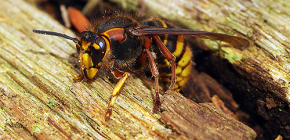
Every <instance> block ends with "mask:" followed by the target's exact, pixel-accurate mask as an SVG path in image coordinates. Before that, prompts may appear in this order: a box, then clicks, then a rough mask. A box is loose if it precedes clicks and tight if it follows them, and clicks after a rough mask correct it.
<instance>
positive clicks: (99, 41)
mask: <svg viewBox="0 0 290 140" xmlns="http://www.w3.org/2000/svg"><path fill="white" fill-rule="evenodd" d="M96 44H98V45H99V47H100V48H99V51H100V53H105V51H106V41H105V40H104V39H103V38H102V37H97V38H96Z"/></svg>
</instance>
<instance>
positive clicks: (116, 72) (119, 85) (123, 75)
mask: <svg viewBox="0 0 290 140" xmlns="http://www.w3.org/2000/svg"><path fill="white" fill-rule="evenodd" d="M111 72H112V73H113V74H114V76H115V77H116V78H121V79H120V80H119V82H118V83H117V84H116V86H115V88H114V90H113V93H112V98H111V101H110V103H109V105H108V110H107V112H106V116H105V120H106V121H108V120H110V117H111V115H112V111H113V108H114V104H115V101H116V99H117V96H118V95H119V92H120V90H121V88H122V87H123V85H124V83H125V81H126V80H127V79H128V77H129V76H130V73H129V72H120V71H119V70H117V69H113V70H112V71H111Z"/></svg>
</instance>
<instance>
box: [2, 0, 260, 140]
mask: <svg viewBox="0 0 290 140" xmlns="http://www.w3.org/2000/svg"><path fill="white" fill-rule="evenodd" d="M0 9H1V10H0V43H1V46H0V65H1V66H0V72H1V74H0V95H1V96H0V107H1V110H0V126H1V127H0V139H8V138H13V139H20V138H23V139H34V138H37V139H91V138H93V139H169V138H172V139H177V138H179V139H254V138H255V136H256V134H255V132H254V131H253V130H252V129H250V128H249V127H247V126H246V125H244V124H242V123H240V122H238V121H236V120H235V119H234V118H233V117H231V116H229V115H226V114H224V113H223V112H222V111H221V110H220V109H217V108H216V107H214V106H213V105H212V104H196V103H194V102H193V101H190V100H188V99H186V98H185V97H183V96H181V95H180V94H179V93H174V92H173V93H172V94H171V95H168V96H167V97H166V98H165V101H164V102H163V105H162V106H163V107H164V109H165V111H164V112H162V113H158V114H154V113H152V107H153V94H152V93H153V92H152V91H153V89H152V86H151V87H150V86H149V87H150V88H149V89H148V88H147V87H146V86H145V84H144V83H143V82H142V80H140V79H139V78H136V77H131V78H130V80H128V81H127V82H126V84H125V87H124V88H123V90H122V92H121V94H120V96H119V97H118V99H117V102H116V105H115V109H114V111H113V114H112V117H111V120H110V121H107V122H106V121H105V120H104V116H105V112H106V109H107V104H108V102H109V99H110V97H111V91H112V89H113V87H114V84H112V83H111V82H110V81H109V80H108V79H107V78H106V76H105V75H102V74H100V77H98V78H96V79H95V80H93V81H89V82H80V83H73V80H72V79H73V77H76V76H78V74H79V71H78V69H77V68H76V65H77V62H76V61H77V60H76V56H75V53H76V51H75V45H74V44H73V42H71V41H68V40H64V39H62V38H58V37H53V36H45V35H38V34H34V33H32V29H44V30H51V31H58V32H62V33H65V34H69V35H72V36H74V35H73V33H72V32H71V31H70V30H67V29H65V28H64V27H63V26H62V25H60V24H59V23H57V22H56V21H55V20H53V19H52V18H51V17H49V16H48V15H47V14H46V13H44V12H42V11H40V10H38V9H37V8H35V7H34V6H32V5H30V4H27V3H25V2H24V1H22V0H2V1H1V5H0Z"/></svg>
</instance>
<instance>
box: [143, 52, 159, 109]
mask: <svg viewBox="0 0 290 140" xmlns="http://www.w3.org/2000/svg"><path fill="white" fill-rule="evenodd" d="M144 52H145V53H146V55H147V58H148V60H149V64H150V69H151V73H152V76H154V77H155V102H154V107H153V112H157V111H159V107H160V98H159V88H158V79H159V72H158V68H157V66H156V63H155V62H154V59H153V56H152V54H151V52H150V51H149V50H148V49H144Z"/></svg>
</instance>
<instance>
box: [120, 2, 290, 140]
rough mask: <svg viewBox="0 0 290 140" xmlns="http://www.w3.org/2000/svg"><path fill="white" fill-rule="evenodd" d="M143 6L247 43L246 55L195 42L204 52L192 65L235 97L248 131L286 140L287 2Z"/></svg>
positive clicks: (288, 131) (289, 132) (152, 12)
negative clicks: (248, 120) (248, 123)
mask: <svg viewBox="0 0 290 140" xmlns="http://www.w3.org/2000/svg"><path fill="white" fill-rule="evenodd" d="M116 2H117V1H116ZM134 4H135V5H134ZM121 5H122V6H123V7H127V8H129V9H134V8H135V9H136V7H137V6H136V5H138V3H136V1H134V0H126V2H124V1H123V2H121ZM131 5H134V6H131ZM143 5H145V6H144V7H146V10H143V11H146V13H149V14H150V15H153V16H160V17H162V18H165V19H169V20H171V21H175V22H178V23H180V24H181V25H183V26H185V27H187V28H190V29H194V30H204V31H213V32H221V33H226V34H231V35H237V36H243V37H245V38H248V39H249V40H251V42H252V45H251V47H250V48H248V49H247V50H245V51H241V50H238V49H235V48H233V47H222V50H221V51H217V50H218V49H217V48H218V43H216V42H213V41H207V40H202V41H198V43H197V44H198V46H199V47H200V48H201V49H202V50H206V51H202V53H200V50H198V49H196V50H197V51H199V52H195V62H196V67H197V69H198V70H200V71H204V72H207V73H208V74H210V75H211V76H213V77H214V78H216V79H218V81H220V82H221V83H222V84H223V85H225V86H226V87H227V88H228V89H229V90H230V91H231V92H232V93H233V96H234V98H235V100H236V101H237V102H238V103H239V104H240V108H241V109H242V110H244V111H246V112H247V113H248V114H250V116H251V118H252V119H251V121H252V122H255V123H254V124H252V127H256V126H260V127H261V129H262V130H261V131H260V132H258V133H259V134H258V135H259V137H265V138H270V139H274V138H275V137H277V135H279V134H280V135H282V136H283V138H286V139H290V129H289V126H290V119H289V116H290V111H289V105H290V93H289V91H290V90H289V82H290V76H289V70H290V67H289V62H290V61H289V59H288V58H289V46H290V41H289V38H290V32H289V31H290V28H289V27H290V22H289V21H290V15H289V13H290V5H289V2H288V1H280V0H278V1H271V0H270V1H261V0H260V1H256V0H254V1H243V0H237V1H228V0H220V1H213V0H206V1H205V0H198V1H193V0H184V1H174V0H170V1H168V0H159V1H155V0H146V1H143ZM221 46H223V44H221ZM208 50H211V52H214V53H215V54H218V53H220V54H218V55H219V56H221V57H222V58H224V59H225V60H226V61H228V62H229V63H227V62H225V60H221V59H217V58H215V57H212V56H210V55H208V53H207V52H208ZM229 64H230V65H229ZM256 131H259V129H257V130H256Z"/></svg>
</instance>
